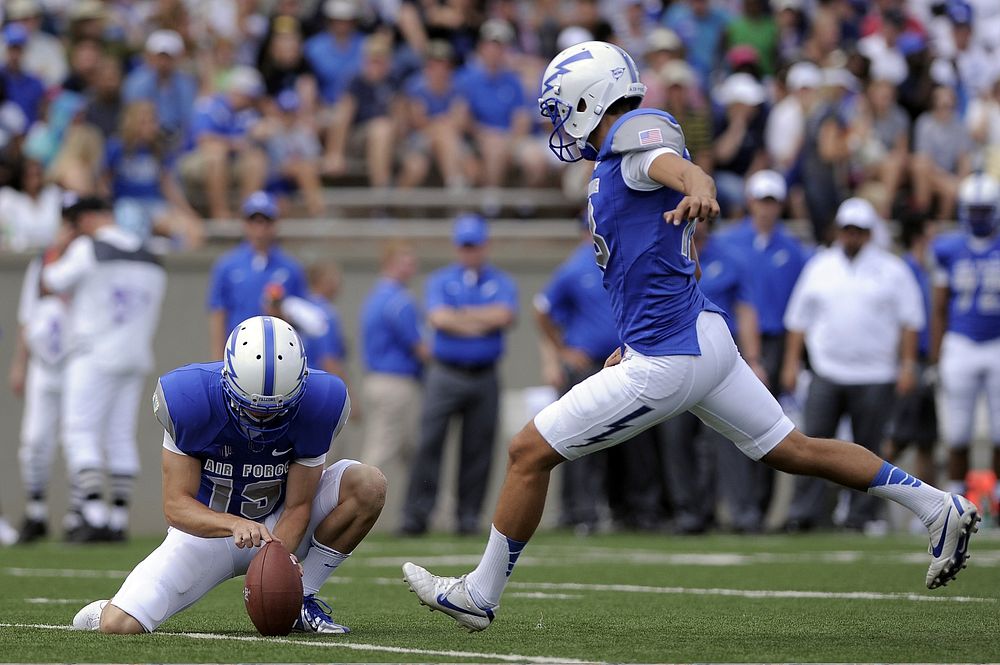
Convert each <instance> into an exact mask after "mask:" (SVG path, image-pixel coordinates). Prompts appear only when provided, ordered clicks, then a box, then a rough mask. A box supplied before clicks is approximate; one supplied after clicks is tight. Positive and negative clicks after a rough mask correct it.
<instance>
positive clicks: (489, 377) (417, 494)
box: [401, 215, 517, 535]
mask: <svg viewBox="0 0 1000 665" xmlns="http://www.w3.org/2000/svg"><path fill="white" fill-rule="evenodd" d="M487 237H488V234H487V226H486V220H484V219H483V218H482V217H479V216H478V215H463V216H462V217H459V218H458V219H457V220H456V221H455V226H454V230H453V233H452V240H453V242H454V244H455V248H456V252H457V254H458V261H457V262H456V263H453V264H451V265H449V266H446V267H444V268H442V269H440V270H438V271H436V272H434V273H433V274H431V276H430V277H429V278H428V280H427V286H426V293H427V322H428V323H429V324H430V326H431V328H432V329H433V336H432V338H431V355H432V356H433V358H434V361H435V362H434V363H433V364H432V365H431V367H430V368H429V369H428V371H427V380H426V390H425V395H426V399H425V401H424V405H423V410H422V415H421V419H420V445H419V447H418V448H417V454H416V457H415V458H414V462H413V465H412V471H411V474H410V485H409V489H408V492H407V497H406V501H405V507H404V514H403V524H402V527H401V532H402V533H403V534H407V535H419V534H422V533H424V532H425V531H426V530H427V525H428V523H429V520H430V517H431V513H432V512H433V510H434V503H435V502H436V500H437V489H438V481H439V479H440V478H439V476H440V469H441V455H442V452H443V448H444V440H445V435H446V434H447V430H448V423H449V422H450V421H451V419H452V417H458V418H460V419H461V421H462V434H461V437H460V439H461V442H460V446H461V452H460V461H459V465H458V501H457V502H456V504H455V508H456V510H457V512H458V514H457V515H456V519H457V530H458V532H459V533H462V534H471V533H476V532H477V531H478V530H479V517H480V510H481V508H482V504H483V498H484V496H485V495H486V486H487V484H488V482H489V475H490V462H491V461H492V458H493V444H494V438H495V435H496V427H497V411H498V406H499V398H500V385H499V380H498V374H497V363H498V362H499V360H500V357H501V356H502V355H503V350H504V348H503V346H504V345H503V335H504V332H505V331H506V330H507V329H508V328H510V327H511V326H512V325H513V324H514V321H515V320H516V315H517V286H516V285H515V283H514V280H513V279H512V278H511V277H510V276H509V275H507V274H506V273H504V272H502V271H500V270H498V269H497V268H495V267H493V266H492V265H490V264H489V263H488V262H487Z"/></svg>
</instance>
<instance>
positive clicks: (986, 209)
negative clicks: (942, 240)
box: [959, 204, 997, 238]
mask: <svg viewBox="0 0 1000 665" xmlns="http://www.w3.org/2000/svg"><path fill="white" fill-rule="evenodd" d="M960 208H961V211H960V213H959V217H960V218H961V220H962V221H963V222H964V223H965V225H966V227H967V228H968V229H969V233H971V234H972V235H974V236H975V237H977V238H989V237H990V236H992V235H993V234H994V233H996V230H997V206H995V205H989V204H985V205H963V206H960Z"/></svg>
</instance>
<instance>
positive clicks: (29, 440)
mask: <svg viewBox="0 0 1000 665" xmlns="http://www.w3.org/2000/svg"><path fill="white" fill-rule="evenodd" d="M64 219H65V216H64ZM60 235H61V239H62V244H65V242H68V241H69V240H72V239H73V238H74V237H75V235H76V231H75V228H74V225H73V224H72V221H71V220H69V219H66V221H65V222H64V224H63V227H62V229H61V230H60ZM58 258H59V256H58V253H57V251H56V250H55V248H52V249H50V250H48V251H46V252H45V253H44V254H43V255H42V256H40V257H38V258H36V259H34V260H32V261H31V263H29V264H28V268H27V270H26V271H25V274H24V282H23V283H22V285H21V299H20V302H19V303H18V308H17V322H18V325H19V330H18V333H19V335H18V340H17V351H16V352H15V357H14V360H13V362H12V366H13V367H12V379H13V375H14V374H17V375H19V380H17V381H15V383H18V384H20V385H15V386H14V388H15V390H18V389H19V388H20V391H21V392H23V396H24V411H23V413H22V416H21V447H20V449H19V450H18V462H19V463H20V468H21V481H22V482H23V484H24V491H25V494H26V501H25V518H24V524H23V526H22V527H21V533H20V536H19V539H18V540H19V542H21V543H28V542H31V541H33V540H36V539H38V538H41V537H43V536H45V535H46V533H47V532H48V506H47V503H46V495H47V492H48V486H49V478H50V476H51V472H52V461H53V459H54V458H55V452H56V442H57V440H58V427H59V422H60V402H61V400H62V392H63V391H62V386H63V366H64V360H65V358H66V343H67V330H66V327H67V324H68V322H69V321H68V316H69V312H68V308H67V304H66V300H65V298H63V297H62V296H58V295H51V294H50V295H45V296H43V295H42V294H41V290H40V278H41V272H42V267H43V265H45V264H47V263H52V262H53V261H55V260H57V259H58Z"/></svg>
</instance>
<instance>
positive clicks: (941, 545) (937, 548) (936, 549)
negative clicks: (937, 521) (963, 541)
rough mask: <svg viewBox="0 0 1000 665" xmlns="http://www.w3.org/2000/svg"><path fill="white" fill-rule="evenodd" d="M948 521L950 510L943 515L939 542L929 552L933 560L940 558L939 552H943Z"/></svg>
mask: <svg viewBox="0 0 1000 665" xmlns="http://www.w3.org/2000/svg"><path fill="white" fill-rule="evenodd" d="M950 519H951V509H950V508H949V509H948V514H947V515H945V518H944V528H942V529H941V540H939V541H938V544H937V545H936V546H935V547H934V549H933V550H931V554H933V555H934V557H935V558H937V557H939V556H941V552H942V550H944V539H945V538H946V537H947V536H948V520H950Z"/></svg>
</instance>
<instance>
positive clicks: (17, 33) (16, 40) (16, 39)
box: [3, 23, 30, 46]
mask: <svg viewBox="0 0 1000 665" xmlns="http://www.w3.org/2000/svg"><path fill="white" fill-rule="evenodd" d="M29 36H30V35H29V34H28V29H27V28H25V27H24V26H23V25H21V24H20V23H8V24H7V25H5V26H4V27H3V40H4V41H5V42H6V43H7V46H24V45H25V44H27V43H28V37H29Z"/></svg>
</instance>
